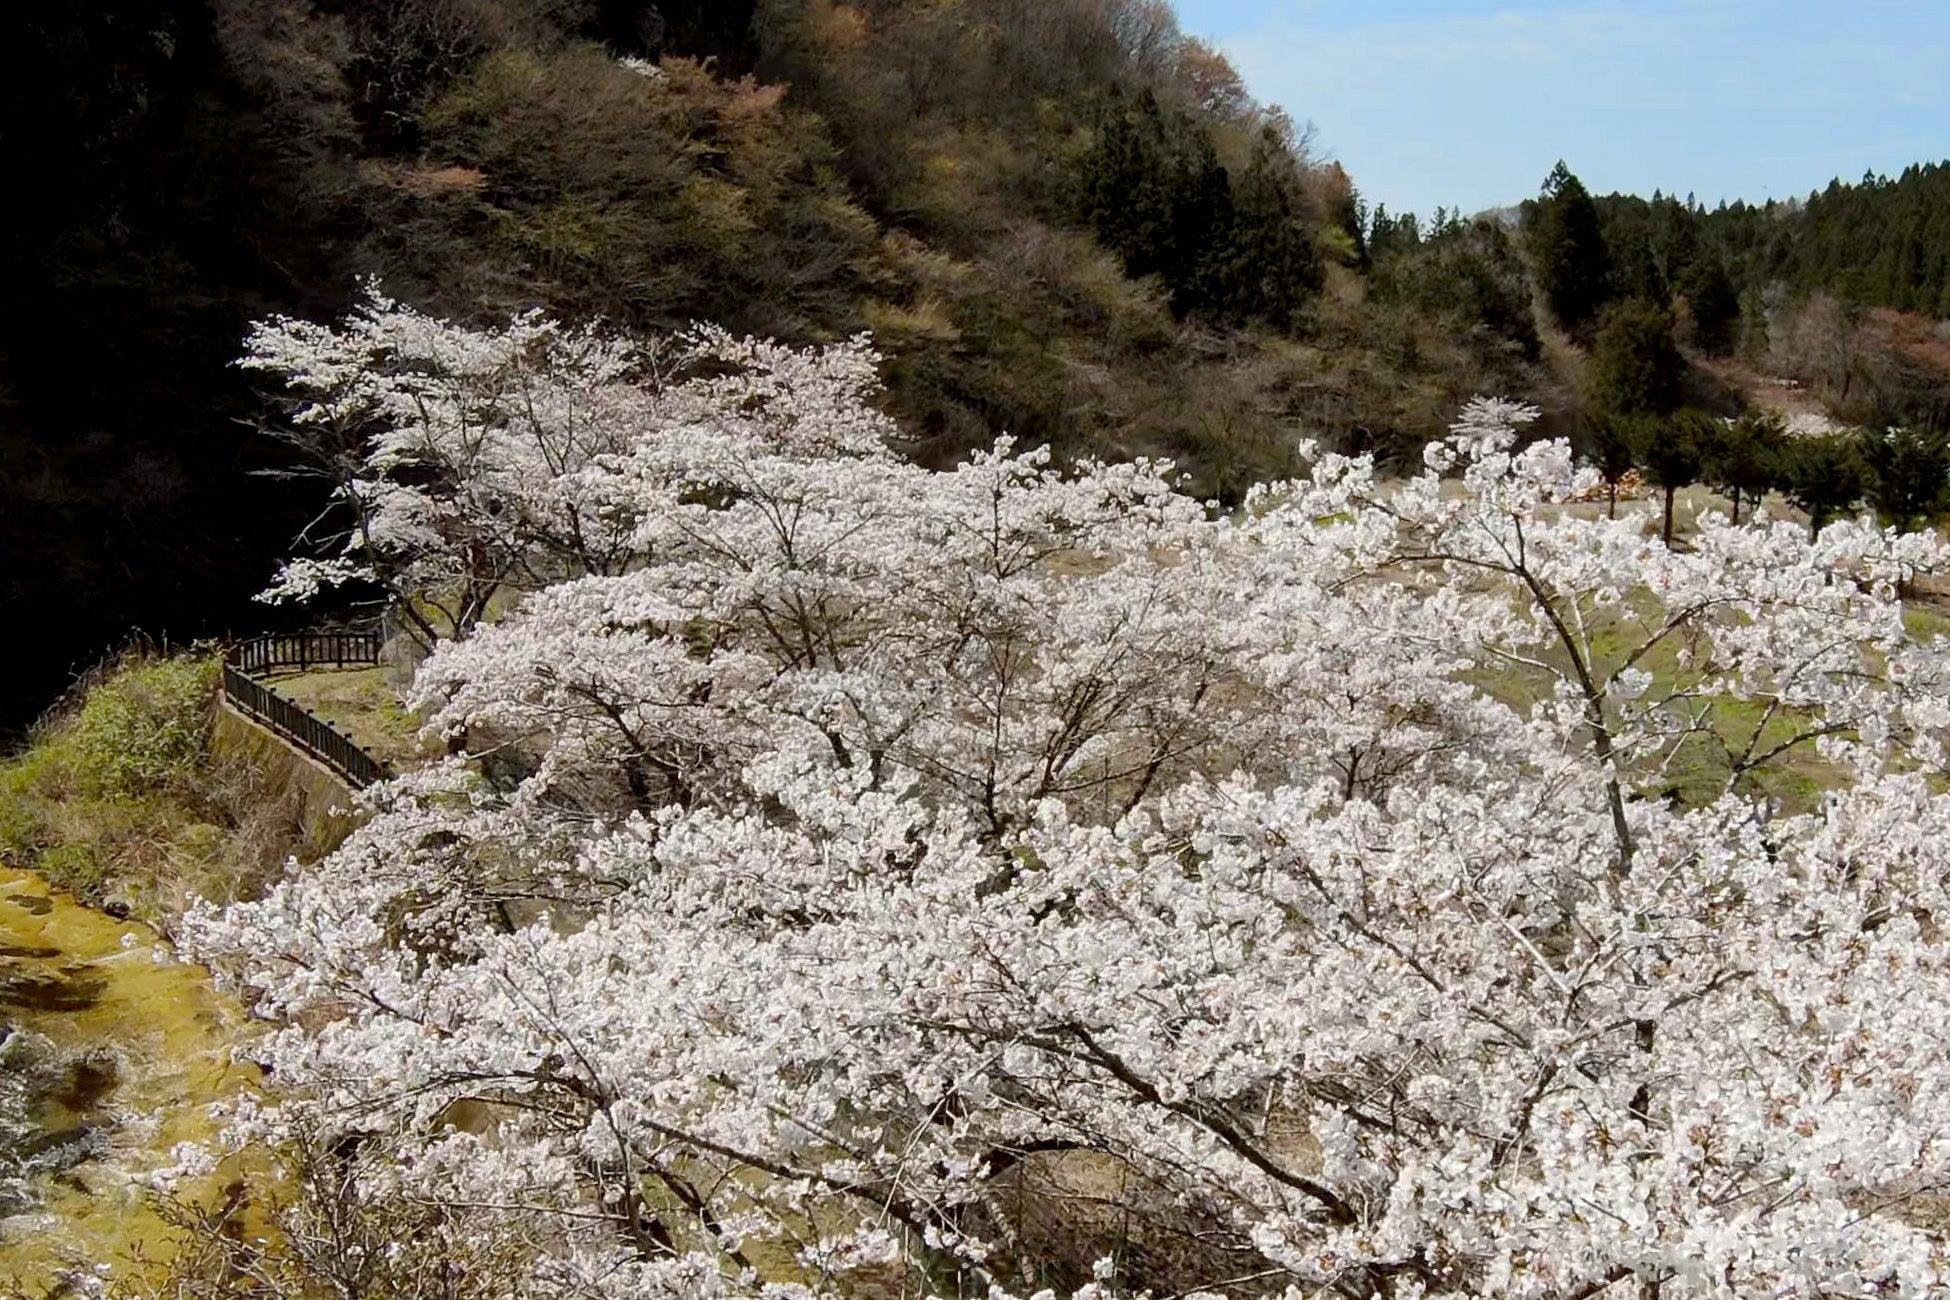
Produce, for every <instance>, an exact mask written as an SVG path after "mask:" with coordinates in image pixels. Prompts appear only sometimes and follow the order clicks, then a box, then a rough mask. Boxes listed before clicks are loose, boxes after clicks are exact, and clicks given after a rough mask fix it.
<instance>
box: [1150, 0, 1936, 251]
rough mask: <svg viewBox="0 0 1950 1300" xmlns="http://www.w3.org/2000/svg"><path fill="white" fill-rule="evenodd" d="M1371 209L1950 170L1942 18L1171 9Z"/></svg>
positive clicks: (1862, 3) (1473, 0)
mask: <svg viewBox="0 0 1950 1300" xmlns="http://www.w3.org/2000/svg"><path fill="white" fill-rule="evenodd" d="M1176 7H1177V10H1178V15H1179V20H1180V24H1181V25H1182V26H1183V27H1184V29H1185V30H1186V31H1187V32H1189V33H1191V34H1193V35H1196V36H1202V37H1205V38H1207V39H1209V40H1212V41H1213V42H1214V43H1215V44H1217V45H1218V46H1219V47H1220V48H1222V49H1223V50H1225V52H1226V53H1227V55H1228V56H1229V57H1230V58H1231V59H1232V61H1233V64H1234V66H1235V67H1237V68H1238V69H1239V71H1240V73H1241V74H1242V75H1243V76H1244V77H1245V79H1246V84H1247V86H1248V87H1249V88H1250V89H1251V90H1252V92H1253V94H1254V95H1255V96H1257V97H1258V98H1259V99H1261V100H1263V101H1266V102H1269V103H1275V104H1280V105H1282V106H1284V107H1285V108H1286V109H1287V111H1288V112H1290V113H1291V114H1292V115H1293V116H1294V117H1295V118H1296V119H1298V120H1300V121H1303V122H1309V121H1310V122H1312V123H1313V124H1314V125H1315V127H1316V128H1317V130H1318V137H1317V150H1318V152H1320V153H1322V154H1324V155H1325V156H1328V157H1332V158H1335V159H1338V160H1339V161H1340V162H1341V163H1342V164H1343V165H1345V166H1346V167H1347V169H1348V171H1349V172H1350V173H1351V174H1352V175H1353V177H1354V182H1355V184H1356V186H1358V187H1359V189H1360V190H1361V192H1362V194H1363V195H1364V196H1365V197H1367V198H1368V199H1369V201H1370V202H1376V201H1378V202H1383V203H1386V204H1387V205H1388V206H1389V208H1390V209H1394V210H1400V209H1404V208H1407V209H1412V210H1415V211H1417V212H1420V213H1422V214H1423V215H1425V216H1426V215H1427V214H1428V213H1429V212H1431V211H1432V210H1434V208H1435V206H1436V205H1437V204H1443V205H1447V206H1456V205H1460V206H1461V207H1462V208H1463V209H1464V210H1465V211H1468V212H1474V211H1477V210H1479V209H1482V208H1486V207H1491V206H1496V205H1499V204H1504V203H1514V202H1516V201H1518V200H1520V199H1523V198H1525V197H1527V196H1529V195H1531V194H1534V193H1535V192H1536V190H1537V187H1538V185H1539V184H1540V183H1541V182H1542V181H1543V179H1544V175H1545V173H1546V172H1548V171H1549V170H1550V167H1551V164H1552V163H1554V162H1556V161H1557V159H1558V158H1560V157H1562V158H1564V159H1565V160H1566V161H1568V162H1569V163H1570V165H1571V169H1572V170H1573V171H1575V172H1577V173H1578V175H1579V176H1580V177H1581V178H1582V179H1583V180H1584V182H1585V184H1586V185H1587V186H1588V187H1589V188H1590V189H1591V190H1592V191H1593V192H1595V193H1608V192H1610V191H1613V190H1623V191H1627V192H1636V193H1640V194H1647V195H1649V194H1651V192H1652V191H1653V190H1654V189H1655V188H1658V189H1663V190H1665V191H1667V192H1668V193H1676V194H1680V195H1684V194H1686V193H1688V192H1691V193H1694V194H1697V195H1698V196H1699V198H1700V200H1701V201H1702V202H1705V203H1708V204H1711V203H1715V202H1717V201H1719V200H1720V199H1722V198H1726V199H1733V198H1745V199H1748V200H1750V201H1753V200H1763V199H1767V198H1789V197H1794V196H1797V195H1805V194H1806V193H1807V192H1808V191H1809V190H1810V189H1814V188H1819V187H1820V186H1822V185H1825V184H1827V182H1828V181H1829V179H1830V178H1831V177H1834V176H1838V175H1839V176H1841V177H1843V178H1844V179H1847V180H1854V179H1857V178H1859V177H1860V176H1861V175H1862V173H1863V172H1864V171H1866V170H1870V169H1873V170H1876V171H1879V172H1887V173H1890V174H1894V173H1896V172H1899V171H1901V170H1902V168H1903V167H1904V166H1906V165H1907V164H1909V163H1911V162H1923V161H1933V160H1939V159H1943V158H1945V157H1950V0H1901V2H1899V0H1853V2H1852V3H1839V2H1836V0H1638V2H1637V3H1625V2H1623V0H1618V2H1597V0H1561V2H1560V3H1544V2H1543V0H1529V2H1528V3H1526V2H1524V0H1505V2H1504V3H1494V2H1482V0H1454V2H1453V3H1433V2H1432V0H1366V2H1365V3H1364V2H1363V0H1176Z"/></svg>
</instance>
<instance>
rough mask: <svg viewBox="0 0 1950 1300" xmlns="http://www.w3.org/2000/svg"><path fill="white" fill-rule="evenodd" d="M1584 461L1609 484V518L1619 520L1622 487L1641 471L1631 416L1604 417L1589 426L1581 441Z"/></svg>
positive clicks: (1606, 495)
mask: <svg viewBox="0 0 1950 1300" xmlns="http://www.w3.org/2000/svg"><path fill="white" fill-rule="evenodd" d="M1578 441H1579V443H1581V444H1582V451H1583V455H1584V459H1585V460H1586V461H1587V462H1589V464H1590V465H1591V467H1592V468H1593V469H1595V470H1597V471H1598V477H1599V478H1601V479H1603V480H1604V483H1605V518H1607V519H1616V518H1617V517H1618V485H1619V484H1620V483H1621V482H1623V481H1624V478H1625V476H1626V475H1627V474H1629V473H1631V472H1632V471H1633V470H1635V469H1637V468H1638V447H1637V445H1636V439H1635V438H1634V436H1633V429H1632V427H1631V421H1630V419H1629V417H1624V416H1605V415H1601V416H1598V417H1597V418H1595V419H1592V420H1589V421H1587V422H1586V423H1585V425H1584V427H1583V429H1582V430H1581V436H1580V437H1579V439H1578Z"/></svg>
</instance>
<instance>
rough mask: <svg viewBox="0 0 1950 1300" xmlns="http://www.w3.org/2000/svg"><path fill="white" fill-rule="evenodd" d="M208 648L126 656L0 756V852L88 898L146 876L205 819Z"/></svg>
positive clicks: (168, 862)
mask: <svg viewBox="0 0 1950 1300" xmlns="http://www.w3.org/2000/svg"><path fill="white" fill-rule="evenodd" d="M217 673H218V666H217V661H216V659H215V658H214V657H212V656H209V655H191V656H181V657H176V658H169V659H156V658H131V659H128V660H125V661H123V662H122V663H121V664H119V665H117V666H115V667H114V668H112V669H110V670H109V671H108V672H107V673H106V674H105V675H104V676H103V678H102V680H100V681H99V682H98V683H96V684H95V685H94V686H93V687H92V688H91V689H89V690H88V692H87V693H86V694H85V695H84V696H82V697H81V699H80V701H79V703H78V704H77V705H76V706H75V707H73V708H72V709H71V710H69V711H67V712H65V713H62V714H59V715H57V716H56V717H55V719H54V720H53V721H52V722H50V723H48V724H47V725H46V726H44V727H43V728H42V729H41V731H40V733H39V734H38V735H37V736H35V738H34V739H33V741H32V743H31V744H30V745H29V747H28V748H27V749H26V750H25V751H24V752H23V753H21V754H19V755H18V756H16V757H15V758H13V759H12V760H10V761H8V762H7V763H5V764H4V765H0V854H4V855H5V856H6V858H7V859H8V860H9V861H10V862H13V863H15V864H16V865H19V866H24V867H28V868H31V869H33V870H35V871H38V872H40V873H41V874H42V875H43V876H44V877H46V879H47V880H48V881H49V883H51V884H54V885H56V886H58V887H59V888H62V889H66V890H68V891H70V892H71V893H73V894H75V895H76V896H77V897H78V898H81V899H82V900H83V901H85V902H91V903H99V902H101V901H102V900H103V898H104V896H105V895H106V893H107V892H108V890H109V889H110V887H111V885H112V884H113V883H114V882H115V881H116V879H117V878H118V877H131V876H141V877H143V878H145V879H146V881H148V882H152V883H153V882H154V881H155V880H157V879H158V878H159V877H160V876H161V875H162V874H164V873H166V872H168V871H170V870H171V869H172V865H173V864H175V863H177V862H178V861H179V860H180V859H181V858H182V856H183V854H182V850H181V848H180V846H179V845H178V844H177V840H178V839H179V838H180V837H181V834H182V833H184V832H187V831H191V830H194V829H197V828H200V827H207V824H208V823H209V821H210V820H211V817H212V814H211V811H210V807H211V793H210V792H211V788H212V783H211V781H210V761H209V751H210V729H211V721H212V697H213V695H214V693H215V691H216V684H217Z"/></svg>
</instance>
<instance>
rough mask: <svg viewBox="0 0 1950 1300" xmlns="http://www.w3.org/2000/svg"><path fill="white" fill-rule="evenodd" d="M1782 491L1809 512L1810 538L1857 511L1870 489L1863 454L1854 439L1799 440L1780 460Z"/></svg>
mask: <svg viewBox="0 0 1950 1300" xmlns="http://www.w3.org/2000/svg"><path fill="white" fill-rule="evenodd" d="M1779 476H1780V485H1781V491H1782V492H1784V493H1786V494H1787V498H1788V500H1790V501H1792V502H1794V504H1795V505H1797V506H1799V507H1801V509H1803V510H1805V511H1807V512H1808V535H1809V536H1810V537H1812V536H1814V535H1815V534H1816V533H1819V532H1820V531H1821V529H1822V526H1823V525H1824V524H1826V523H1828V522H1829V521H1830V520H1833V519H1835V518H1837V517H1839V516H1841V515H1844V514H1846V513H1848V512H1849V511H1850V510H1853V509H1854V508H1855V506H1856V505H1857V503H1859V502H1860V501H1861V500H1862V496H1863V493H1864V491H1865V490H1866V489H1867V486H1868V485H1867V482H1866V479H1867V474H1866V471H1865V469H1864V467H1863V464H1862V454H1861V450H1860V448H1859V447H1858V446H1857V443H1856V440H1855V438H1854V436H1853V435H1851V434H1846V433H1829V434H1820V435H1817V436H1814V437H1807V438H1795V439H1792V440H1790V441H1789V442H1788V444H1787V446H1786V447H1785V448H1784V449H1783V451H1782V453H1781V459H1780V471H1779Z"/></svg>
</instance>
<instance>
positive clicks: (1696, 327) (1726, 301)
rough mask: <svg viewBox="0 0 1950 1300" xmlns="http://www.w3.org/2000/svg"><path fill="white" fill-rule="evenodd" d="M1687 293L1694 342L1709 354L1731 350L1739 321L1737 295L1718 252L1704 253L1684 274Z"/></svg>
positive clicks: (1720, 353)
mask: <svg viewBox="0 0 1950 1300" xmlns="http://www.w3.org/2000/svg"><path fill="white" fill-rule="evenodd" d="M1686 294H1687V298H1688V300H1689V302H1690V303H1691V309H1692V317H1693V343H1694V344H1695V345H1696V346H1697V347H1698V348H1699V350H1700V351H1701V352H1704V353H1705V354H1706V355H1707V356H1709V357H1723V356H1726V355H1727V354H1728V353H1729V352H1732V351H1733V344H1734V337H1735V329H1736V327H1737V326H1738V325H1739V323H1740V295H1739V293H1738V291H1737V290H1735V288H1734V286H1733V277H1731V276H1729V275H1728V274H1727V268H1726V263H1724V262H1722V261H1721V260H1720V258H1719V256H1718V255H1717V254H1714V253H1706V254H1703V255H1702V256H1701V257H1700V258H1699V260H1698V261H1696V262H1694V263H1693V270H1692V274H1691V275H1689V276H1688V277H1687V284H1686Z"/></svg>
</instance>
